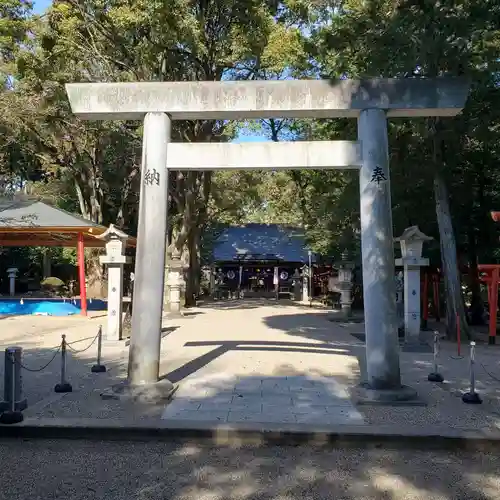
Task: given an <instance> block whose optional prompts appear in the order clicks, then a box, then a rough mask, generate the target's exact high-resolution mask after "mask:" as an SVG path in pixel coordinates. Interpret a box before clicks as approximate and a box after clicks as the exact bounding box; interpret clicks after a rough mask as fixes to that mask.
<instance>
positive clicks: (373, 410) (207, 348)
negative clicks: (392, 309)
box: [0, 300, 500, 434]
mask: <svg viewBox="0 0 500 500" xmlns="http://www.w3.org/2000/svg"><path fill="white" fill-rule="evenodd" d="M331 314H332V313H331V312H328V311H326V310H325V309H321V308H318V309H315V308H309V307H307V306H300V305H297V304H294V303H291V302H284V301H283V302H281V301H280V302H279V303H276V302H273V301H256V300H254V301H251V300H248V301H231V302H219V303H213V304H207V305H205V306H203V307H200V308H197V309H193V310H189V311H187V312H186V315H185V316H184V317H183V318H178V319H168V318H166V319H165V322H164V327H163V339H162V344H161V359H162V364H161V374H162V375H163V376H165V377H167V378H169V379H170V380H171V381H172V382H174V383H176V384H178V385H179V390H178V392H177V393H176V395H175V397H174V399H173V401H172V402H171V403H170V404H169V405H167V406H163V405H141V404H137V403H131V402H126V401H115V400H106V401H103V400H102V399H101V397H100V393H101V392H102V390H104V389H105V388H107V387H110V386H111V385H112V384H114V383H116V382H118V381H120V380H122V379H123V378H124V377H125V376H126V369H127V359H128V347H127V346H126V344H125V342H118V343H105V345H104V349H103V356H104V362H105V364H106V366H107V367H108V372H107V373H105V374H99V375H96V374H91V373H90V366H91V365H92V364H93V363H94V362H95V345H94V346H92V347H91V348H90V349H89V350H87V351H85V352H81V353H73V352H71V354H70V357H69V364H68V378H69V380H70V382H71V383H72V384H73V389H74V391H73V392H72V393H69V394H63V395H56V394H54V392H53V387H54V385H55V384H56V383H57V382H58V381H59V362H58V358H56V359H55V361H53V362H52V363H51V364H50V365H49V366H48V368H46V369H44V370H42V371H41V372H35V373H33V372H26V371H25V372H24V373H23V385H24V390H25V394H26V395H27V397H28V404H29V406H28V410H26V411H25V418H26V420H25V421H26V422H28V421H30V422H32V423H33V422H35V425H36V421H37V419H43V420H44V421H47V419H48V420H54V421H56V420H57V421H61V420H60V419H63V420H64V422H65V425H66V426H68V425H71V424H70V422H71V421H74V422H76V421H77V420H79V419H80V420H79V421H80V422H81V419H91V420H92V419H97V420H98V421H99V422H102V421H107V422H111V424H110V425H119V422H125V421H128V422H130V421H131V420H132V421H134V422H139V423H141V425H142V424H144V425H148V426H151V427H155V426H158V427H165V426H166V425H167V426H168V425H171V427H172V428H173V427H175V426H174V423H175V422H177V423H179V422H183V423H184V424H185V425H189V422H192V423H193V425H194V424H195V423H196V425H201V424H203V425H205V426H208V427H210V426H214V427H216V426H218V425H219V424H224V423H226V422H227V423H228V424H234V423H247V424H257V425H260V424H262V425H261V426H260V428H266V424H268V425H269V428H272V426H273V425H275V426H276V425H281V424H283V425H291V424H295V425H308V424H311V426H316V427H317V426H320V427H321V426H323V428H330V427H335V426H338V425H344V424H348V425H349V427H350V428H352V427H354V428H357V429H362V430H363V432H370V429H375V428H376V427H377V428H381V427H384V428H385V429H390V430H391V432H392V431H393V432H394V433H398V432H401V431H402V430H405V429H411V430H412V431H415V432H421V433H422V434H425V433H427V434H429V433H438V432H439V429H448V430H449V429H453V430H460V431H462V430H463V431H464V432H465V431H468V430H470V429H474V430H476V431H479V432H497V434H498V431H500V346H487V345H484V346H478V348H477V361H478V363H477V388H478V390H479V392H480V393H481V395H482V397H483V399H484V403H483V404H482V405H480V406H473V405H465V404H464V403H462V401H461V397H460V396H461V393H462V392H463V391H464V390H467V389H468V380H469V364H468V359H467V356H465V357H462V358H457V356H456V347H455V346H454V345H452V344H447V343H443V345H442V354H441V357H440V363H441V367H442V368H441V371H442V373H443V375H444V376H445V379H446V381H445V383H444V384H433V383H430V382H428V381H427V375H428V374H429V373H430V371H432V368H433V367H432V354H430V353H429V352H420V353H409V352H402V353H401V371H402V379H403V382H404V383H405V384H407V385H410V386H412V387H414V388H415V389H417V391H418V393H419V395H420V397H421V400H422V401H423V402H424V403H425V406H419V407H371V406H361V405H358V401H357V399H358V394H357V389H356V388H357V386H358V384H359V382H360V381H361V380H363V378H364V375H365V370H364V359H365V348H364V343H363V341H362V340H360V334H362V333H363V330H364V325H363V324H362V323H346V324H343V323H333V322H331V321H330V319H331ZM103 320H104V318H96V319H83V318H46V317H16V318H10V319H0V332H1V333H0V343H2V344H3V346H2V347H4V346H7V345H13V344H17V345H21V346H23V347H24V348H25V360H24V363H25V365H27V366H30V367H35V366H42V365H43V364H45V363H46V362H48V361H50V358H51V357H52V356H53V351H52V350H51V349H50V348H51V347H54V346H57V344H58V343H59V341H60V335H61V333H63V332H64V333H66V334H67V338H68V340H69V341H74V340H78V339H81V340H83V339H85V340H84V341H82V342H81V344H80V345H78V344H75V347H76V346H78V347H80V346H81V347H82V348H83V347H85V345H87V343H88V342H89V341H91V340H92V338H93V336H95V333H96V331H97V328H98V326H99V323H100V322H103V323H104V321H103ZM89 339H90V340H89ZM464 354H465V355H466V354H467V348H466V346H464ZM2 362H3V356H0V363H2ZM0 368H1V367H0ZM1 377H2V374H1V373H0V379H1ZM0 385H3V384H2V380H0ZM40 422H41V420H40ZM117 423H118V424H117ZM75 425H77V424H76V423H75Z"/></svg>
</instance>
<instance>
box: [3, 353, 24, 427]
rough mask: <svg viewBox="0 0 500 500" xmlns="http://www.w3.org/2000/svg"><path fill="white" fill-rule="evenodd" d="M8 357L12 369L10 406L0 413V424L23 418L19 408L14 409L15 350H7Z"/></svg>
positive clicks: (17, 421)
mask: <svg viewBox="0 0 500 500" xmlns="http://www.w3.org/2000/svg"><path fill="white" fill-rule="evenodd" d="M9 358H10V362H11V364H12V366H11V369H12V377H11V382H12V387H11V397H10V408H9V409H8V410H6V411H4V412H3V413H2V414H1V415H0V424H18V423H20V422H22V421H23V420H24V416H23V413H22V412H21V411H19V410H16V392H17V391H16V389H17V387H16V377H15V376H14V373H15V365H16V358H15V352H14V350H9Z"/></svg>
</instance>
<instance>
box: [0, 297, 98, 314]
mask: <svg viewBox="0 0 500 500" xmlns="http://www.w3.org/2000/svg"><path fill="white" fill-rule="evenodd" d="M80 306H81V301H80V299H31V298H22V299H20V298H16V299H6V298H0V315H4V314H15V315H21V314H36V315H43V316H71V315H72V314H80V311H81V309H80ZM106 308H107V304H106V302H105V301H104V300H99V299H87V311H105V310H106Z"/></svg>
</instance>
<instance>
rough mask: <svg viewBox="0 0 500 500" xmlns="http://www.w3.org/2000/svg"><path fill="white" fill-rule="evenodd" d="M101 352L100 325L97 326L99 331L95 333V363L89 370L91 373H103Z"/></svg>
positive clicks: (104, 369)
mask: <svg viewBox="0 0 500 500" xmlns="http://www.w3.org/2000/svg"><path fill="white" fill-rule="evenodd" d="M101 350H102V325H99V330H98V332H97V361H96V364H95V365H94V366H92V368H91V369H90V371H91V372H92V373H104V372H105V371H106V367H105V366H104V365H102V364H101Z"/></svg>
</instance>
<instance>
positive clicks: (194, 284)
mask: <svg viewBox="0 0 500 500" xmlns="http://www.w3.org/2000/svg"><path fill="white" fill-rule="evenodd" d="M186 243H187V252H188V262H189V267H188V270H187V276H186V307H194V306H196V297H197V296H198V294H199V284H200V255H199V232H198V228H196V227H192V228H191V230H190V231H189V234H188V238H187V242H186Z"/></svg>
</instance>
